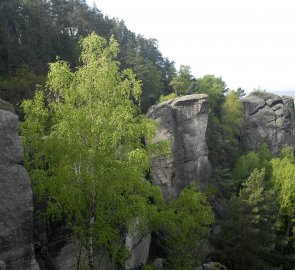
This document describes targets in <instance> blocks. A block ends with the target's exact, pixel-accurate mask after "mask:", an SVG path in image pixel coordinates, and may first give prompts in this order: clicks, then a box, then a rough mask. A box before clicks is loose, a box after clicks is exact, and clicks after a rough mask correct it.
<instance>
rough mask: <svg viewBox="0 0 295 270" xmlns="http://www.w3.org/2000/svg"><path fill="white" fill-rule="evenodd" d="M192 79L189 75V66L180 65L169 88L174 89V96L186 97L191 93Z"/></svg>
mask: <svg viewBox="0 0 295 270" xmlns="http://www.w3.org/2000/svg"><path fill="white" fill-rule="evenodd" d="M194 81H195V79H194V77H193V75H192V74H191V68H190V66H185V65H181V66H180V68H179V71H178V75H177V76H175V77H174V78H173V79H172V80H171V82H170V86H171V87H172V88H173V89H174V93H175V94H176V95H186V94H191V93H192V92H193V86H194V84H193V83H194Z"/></svg>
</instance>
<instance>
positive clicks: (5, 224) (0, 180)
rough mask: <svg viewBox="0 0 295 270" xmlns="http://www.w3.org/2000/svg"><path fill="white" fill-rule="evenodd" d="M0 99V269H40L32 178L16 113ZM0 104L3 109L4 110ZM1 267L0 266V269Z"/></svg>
mask: <svg viewBox="0 0 295 270" xmlns="http://www.w3.org/2000/svg"><path fill="white" fill-rule="evenodd" d="M3 104H6V103H4V102H3V101H2V100H1V101H0V106H1V108H0V138H1V139H0V184H1V188H0V216H1V218H0V261H2V262H1V267H2V268H3V269H5V267H6V269H11V270H13V269H17V270H22V269H30V270H33V269H39V266H38V264H37V263H36V261H35V255H34V247H33V203H32V187H31V180H30V177H29V176H28V173H27V171H26V170H25V168H24V167H23V166H22V163H23V148H22V146H21V144H20V138H19V136H18V134H17V130H18V117H17V116H16V115H15V114H14V113H13V111H12V110H11V109H10V108H9V106H6V105H5V106H3ZM3 108H4V109H5V110H3ZM2 268H1V269H2Z"/></svg>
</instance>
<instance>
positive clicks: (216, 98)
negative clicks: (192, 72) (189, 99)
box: [195, 75, 228, 115]
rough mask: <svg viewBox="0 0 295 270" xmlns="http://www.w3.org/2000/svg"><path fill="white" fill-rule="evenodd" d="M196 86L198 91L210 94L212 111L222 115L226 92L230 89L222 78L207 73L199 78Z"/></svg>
mask: <svg viewBox="0 0 295 270" xmlns="http://www.w3.org/2000/svg"><path fill="white" fill-rule="evenodd" d="M196 86H197V87H196V90H195V91H196V93H199V94H207V95H208V99H209V108H210V113H212V114H216V115H220V110H221V104H222V103H223V102H224V94H225V93H226V92H227V91H228V89H227V88H226V84H225V82H224V81H223V80H222V78H221V77H215V76H214V75H205V76H203V77H202V78H199V79H197V81H196Z"/></svg>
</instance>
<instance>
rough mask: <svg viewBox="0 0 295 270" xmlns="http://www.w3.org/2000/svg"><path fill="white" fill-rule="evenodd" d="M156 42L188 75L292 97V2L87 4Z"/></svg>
mask: <svg viewBox="0 0 295 270" xmlns="http://www.w3.org/2000/svg"><path fill="white" fill-rule="evenodd" d="M87 1H88V3H89V4H90V5H92V3H93V2H95V3H96V6H97V8H98V9H99V10H101V11H102V13H103V14H105V15H108V16H110V17H117V18H119V19H122V20H124V21H125V23H126V25H127V27H128V28H129V29H130V30H131V31H133V32H135V33H140V34H142V35H144V36H145V37H146V38H156V39H157V40H158V42H159V49H160V51H161V52H162V54H163V56H165V57H168V58H169V59H170V60H174V61H175V62H176V64H177V66H179V65H180V64H184V65H189V66H191V68H192V71H193V75H194V76H195V77H200V76H203V75H205V74H214V75H216V76H222V78H223V79H224V81H225V82H226V83H227V85H228V87H229V88H231V89H236V88H238V87H242V88H244V89H245V90H247V91H248V92H249V91H251V90H252V89H253V88H257V87H260V88H262V89H267V90H269V91H282V92H283V93H284V94H288V91H292V92H295V1H294V0H281V1H278V0H276V1H273V0H243V1H242V0H182V1H176V0H175V1H173V0H172V1H171V0H170V1H169V0H149V1H141V0H124V1H122V0H87Z"/></svg>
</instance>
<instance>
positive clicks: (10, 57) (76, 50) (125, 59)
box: [0, 0, 175, 111]
mask: <svg viewBox="0 0 295 270" xmlns="http://www.w3.org/2000/svg"><path fill="white" fill-rule="evenodd" d="M0 17H1V25H0V96H1V97H2V98H3V99H5V100H7V101H9V102H11V103H13V104H18V102H19V101H20V100H21V99H24V98H32V97H33V94H34V91H35V85H36V84H39V85H43V84H44V83H45V80H46V74H47V72H48V63H50V62H53V61H55V60H56V57H57V56H58V57H60V59H62V60H65V61H67V62H68V63H69V64H70V66H71V67H76V66H77V65H78V64H79V63H80V59H79V55H80V47H79V45H78V43H79V40H80V38H81V37H85V36H86V35H88V34H90V33H92V32H95V33H96V34H98V35H100V36H102V37H104V38H106V39H109V38H110V37H111V36H114V37H115V39H116V40H117V41H118V42H119V46H120V53H119V54H118V56H117V60H118V61H119V62H120V68H121V69H122V70H123V69H125V68H132V70H133V71H134V72H135V74H136V77H137V79H139V80H141V81H142V104H141V105H142V110H143V111H146V110H147V108H149V107H150V106H151V105H152V104H154V103H155V102H156V100H158V98H159V97H160V95H161V94H167V93H169V92H171V87H170V86H169V83H170V81H171V79H172V77H173V76H174V75H175V68H174V63H173V62H172V61H170V60H169V59H167V58H165V57H163V56H162V54H161V52H160V51H159V49H158V45H157V40H155V39H146V38H144V37H143V36H141V35H136V34H135V33H133V32H131V31H130V30H129V29H128V28H127V27H126V26H125V24H124V22H123V21H119V20H116V19H111V18H108V17H106V16H104V15H103V14H102V13H101V12H100V11H99V9H97V8H96V7H95V6H93V7H89V6H88V5H87V4H86V2H85V0H2V1H1V2H0Z"/></svg>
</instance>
